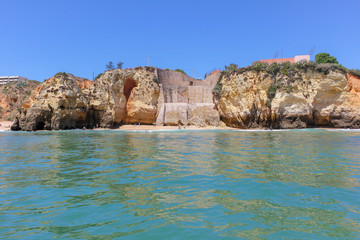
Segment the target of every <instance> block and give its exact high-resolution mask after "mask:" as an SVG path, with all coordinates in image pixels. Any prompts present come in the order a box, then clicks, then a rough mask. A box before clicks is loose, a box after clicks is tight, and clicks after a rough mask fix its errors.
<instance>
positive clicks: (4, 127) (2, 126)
mask: <svg viewBox="0 0 360 240" xmlns="http://www.w3.org/2000/svg"><path fill="white" fill-rule="evenodd" d="M12 124H13V122H11V121H0V131H2V132H3V131H11V129H10V128H11V125H12ZM301 129H310V128H301ZM312 129H319V130H330V131H331V130H333V131H334V130H356V129H346V128H312ZM84 130H94V131H102V130H113V131H130V132H131V131H134V132H135V131H161V130H235V131H236V130H237V131H261V130H263V131H269V130H273V131H284V130H294V129H268V128H250V129H243V128H233V127H214V126H206V127H199V126H180V127H179V126H156V125H145V124H144V125H132V124H125V125H121V126H119V127H116V128H95V129H84ZM38 131H44V130H38ZM359 131H360V129H359Z"/></svg>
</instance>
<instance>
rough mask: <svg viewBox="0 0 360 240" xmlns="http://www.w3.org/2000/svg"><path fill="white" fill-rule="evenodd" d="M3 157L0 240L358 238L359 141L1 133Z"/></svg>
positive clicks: (358, 137) (262, 134)
mask: <svg viewBox="0 0 360 240" xmlns="http://www.w3.org/2000/svg"><path fill="white" fill-rule="evenodd" d="M0 152H1V155H0V171H1V172H0V239H53V238H55V239H147V240H148V239H357V238H359V236H360V201H359V199H360V187H359V186H360V162H359V160H360V132H351V131H349V132H346V131H342V132H340V131H339V132H331V131H325V130H292V131H279V132H277V131H258V132H257V131H251V132H248V131H218V130H217V131H186V130H185V131H184V130H180V131H157V132H121V131H77V130H75V131H53V132H36V133H27V132H18V133H13V132H1V133H0Z"/></svg>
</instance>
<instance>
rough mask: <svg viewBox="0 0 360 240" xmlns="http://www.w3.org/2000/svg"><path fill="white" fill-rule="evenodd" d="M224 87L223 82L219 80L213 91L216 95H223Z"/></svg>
mask: <svg viewBox="0 0 360 240" xmlns="http://www.w3.org/2000/svg"><path fill="white" fill-rule="evenodd" d="M222 87H223V85H222V83H221V82H220V81H218V82H217V83H216V85H215V87H214V88H213V90H212V93H213V94H215V95H221V92H222Z"/></svg>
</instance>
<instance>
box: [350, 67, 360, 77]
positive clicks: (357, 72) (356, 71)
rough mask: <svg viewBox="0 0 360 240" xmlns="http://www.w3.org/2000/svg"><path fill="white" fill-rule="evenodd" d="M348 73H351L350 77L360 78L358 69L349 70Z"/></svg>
mask: <svg viewBox="0 0 360 240" xmlns="http://www.w3.org/2000/svg"><path fill="white" fill-rule="evenodd" d="M348 72H349V73H351V74H352V75H354V76H356V77H359V78H360V70H359V69H349V70H348Z"/></svg>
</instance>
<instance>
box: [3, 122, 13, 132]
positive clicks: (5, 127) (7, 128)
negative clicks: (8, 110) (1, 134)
mask: <svg viewBox="0 0 360 240" xmlns="http://www.w3.org/2000/svg"><path fill="white" fill-rule="evenodd" d="M12 124H13V122H10V121H1V122H0V131H10V127H11V125H12Z"/></svg>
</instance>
